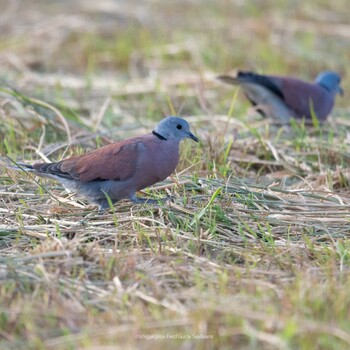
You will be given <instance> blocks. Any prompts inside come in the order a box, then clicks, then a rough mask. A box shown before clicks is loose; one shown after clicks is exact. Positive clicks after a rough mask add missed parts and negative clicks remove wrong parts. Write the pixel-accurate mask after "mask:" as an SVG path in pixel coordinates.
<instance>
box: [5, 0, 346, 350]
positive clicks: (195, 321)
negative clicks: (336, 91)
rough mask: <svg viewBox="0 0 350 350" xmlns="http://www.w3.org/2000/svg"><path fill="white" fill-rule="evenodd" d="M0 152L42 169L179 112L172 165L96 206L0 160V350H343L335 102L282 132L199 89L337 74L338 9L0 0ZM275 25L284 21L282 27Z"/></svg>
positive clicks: (342, 46) (341, 127) (341, 48)
mask: <svg viewBox="0 0 350 350" xmlns="http://www.w3.org/2000/svg"><path fill="white" fill-rule="evenodd" d="M0 10H1V11H0V13H2V15H0V29H1V30H0V78H1V83H2V84H1V89H0V104H1V107H0V137H1V143H0V151H1V154H2V157H1V160H2V161H4V159H5V158H4V155H5V154H6V155H7V156H9V157H11V158H12V159H16V160H26V161H31V160H33V161H34V160H40V159H44V160H57V159H61V158H62V157H66V156H70V155H73V154H78V153H81V152H83V151H86V150H90V149H93V148H95V147H98V146H100V145H102V144H106V143H108V142H112V141H113V140H115V139H122V138H126V137H129V136H132V135H136V134H139V133H144V132H146V131H149V130H150V129H151V128H152V127H153V125H154V124H155V122H156V121H157V120H159V119H160V118H161V116H162V114H171V113H178V114H180V115H183V116H187V117H188V120H189V122H190V123H191V125H192V126H193V127H194V129H195V132H196V134H198V135H199V137H200V139H201V143H200V145H199V146H197V145H193V144H191V143H185V144H184V145H183V147H182V152H181V162H180V164H179V167H178V169H177V173H176V174H174V176H172V178H171V179H168V180H167V181H165V182H164V183H160V184H157V185H156V186H154V188H152V189H147V190H146V191H145V193H144V195H145V196H151V197H153V198H157V197H158V196H159V197H162V196H164V194H171V195H173V196H174V197H175V200H174V201H173V202H171V203H167V204H160V205H158V206H147V205H144V206H134V205H131V204H130V203H129V202H127V201H123V202H120V203H118V204H117V205H116V206H115V210H114V211H111V212H109V213H108V214H103V215H100V214H98V213H97V211H96V210H95V208H94V207H92V206H86V204H85V203H84V202H81V201H77V200H76V198H74V197H72V195H71V194H67V193H66V192H64V190H63V189H62V187H61V186H59V185H58V184H57V183H54V182H50V181H47V180H42V179H33V178H31V177H29V176H28V175H25V174H22V173H17V172H13V171H10V170H7V169H5V168H3V167H1V172H0V250H1V256H0V297H1V303H0V348H2V349H5V348H6V349H101V350H102V349H103V350H107V349H118V348H120V349H127V348H130V349H131V348H142V349H163V348H168V349H178V348H181V349H212V348H222V349H231V348H236V349H238V348H241V349H257V348H259V349H310V348H317V349H348V348H349V346H350V332H349V329H350V321H349V314H350V274H349V263H350V244H349V240H348V236H349V232H350V224H349V222H350V214H349V208H350V190H349V178H350V174H349V170H348V161H349V147H350V146H349V144H350V142H349V131H350V124H349V122H348V120H347V118H348V117H349V115H350V106H349V103H348V99H347V98H345V99H343V100H338V101H337V106H336V109H335V110H334V113H333V116H332V118H330V121H329V123H327V125H325V126H317V127H313V128H306V127H304V126H303V125H291V126H290V127H289V128H284V129H281V128H279V126H276V125H272V124H271V123H270V121H269V120H261V119H260V118H259V117H258V116H257V115H256V114H255V113H254V111H252V110H250V109H248V105H247V103H246V101H245V100H244V99H243V98H242V96H241V94H240V93H239V92H237V91H232V89H231V88H227V87H226V86H222V85H220V84H218V83H217V82H215V80H214V79H213V78H214V77H215V74H216V73H222V72H226V71H229V70H231V69H233V68H236V67H239V68H254V69H257V70H260V71H266V72H271V71H274V72H276V73H283V74H296V75H298V76H300V77H304V78H305V79H312V78H313V77H314V76H315V75H316V74H317V73H318V72H319V71H320V70H322V69H334V70H337V71H339V72H341V73H342V74H343V76H344V84H343V85H344V89H345V91H349V90H350V85H349V83H348V81H349V80H348V79H347V78H346V73H347V69H348V67H347V65H346V62H348V60H349V50H348V48H349V44H350V37H349V28H350V23H349V18H350V16H349V9H348V4H347V1H345V0H337V1H335V2H333V3H332V5H330V4H329V3H328V2H326V1H322V0H318V1H316V2H313V3H305V2H285V3H283V2H282V3H280V4H279V5H278V6H277V4H275V3H273V2H269V1H263V2H259V3H256V4H254V3H252V2H250V3H249V4H248V3H242V2H239V1H237V2H229V1H224V0H221V1H209V0H205V1H203V2H201V3H198V2H196V1H180V2H176V3H170V2H169V3H168V2H166V3H163V2H160V1H157V0H156V1H149V2H142V1H136V0H135V1H131V2H130V1H129V2H128V4H127V5H126V4H123V2H117V1H108V0H104V1H79V0H75V1H69V2H68V1H50V2H46V1H39V0H36V1H34V0H32V1H27V2H26V6H24V2H22V1H20V0H12V1H7V2H6V1H5V2H4V3H2V4H0ZM287 19H288V20H287Z"/></svg>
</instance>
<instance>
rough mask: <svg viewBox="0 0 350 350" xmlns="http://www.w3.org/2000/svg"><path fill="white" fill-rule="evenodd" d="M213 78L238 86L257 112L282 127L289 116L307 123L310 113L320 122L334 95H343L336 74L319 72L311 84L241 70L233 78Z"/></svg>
mask: <svg viewBox="0 0 350 350" xmlns="http://www.w3.org/2000/svg"><path fill="white" fill-rule="evenodd" d="M217 78H218V79H219V80H220V81H223V82H225V83H228V84H233V85H239V86H241V87H242V89H243V91H244V93H245V95H246V97H247V98H248V100H249V101H250V102H251V103H252V105H254V106H255V107H256V109H257V111H258V112H259V113H261V114H262V115H263V116H268V117H269V116H270V117H272V118H274V119H276V120H279V121H280V122H281V123H283V124H285V123H288V122H289V120H290V118H291V117H294V118H296V119H300V118H305V121H311V119H312V114H311V113H312V112H311V111H312V110H313V111H314V112H315V116H316V117H317V118H318V120H319V121H321V122H323V121H325V120H326V119H327V116H328V115H329V114H330V113H331V111H332V109H333V106H334V100H335V96H336V94H338V93H339V94H341V95H342V94H343V90H342V88H341V87H340V82H341V78H340V76H339V74H337V73H335V72H331V71H326V72H322V73H320V74H319V75H318V76H317V77H316V79H315V81H314V82H313V83H308V82H305V81H302V80H299V79H296V78H293V77H283V76H275V75H262V74H256V73H253V72H242V71H238V72H237V75H236V76H230V75H219V76H218V77H217Z"/></svg>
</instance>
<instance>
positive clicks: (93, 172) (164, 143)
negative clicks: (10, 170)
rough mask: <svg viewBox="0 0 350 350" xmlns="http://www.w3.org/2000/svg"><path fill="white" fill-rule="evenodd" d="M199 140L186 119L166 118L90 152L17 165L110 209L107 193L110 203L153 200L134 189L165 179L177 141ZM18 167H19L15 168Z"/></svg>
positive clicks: (176, 151)
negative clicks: (150, 128)
mask: <svg viewBox="0 0 350 350" xmlns="http://www.w3.org/2000/svg"><path fill="white" fill-rule="evenodd" d="M185 138H190V139H192V140H194V141H196V142H198V139H197V137H196V136H194V135H193V134H192V133H191V131H190V126H189V124H188V123H187V121H186V120H184V119H182V118H179V117H173V116H171V117H167V118H164V119H163V120H161V121H160V122H159V123H158V125H157V126H156V127H155V129H154V130H153V132H152V133H151V134H147V135H142V136H137V137H132V138H129V139H126V140H123V141H118V142H115V143H113V144H110V145H107V146H104V147H101V148H99V149H96V150H94V151H92V152H89V153H86V154H83V155H80V156H76V157H71V158H67V159H64V160H61V161H60V162H56V163H36V164H34V165H27V164H21V163H19V165H20V168H21V169H24V170H26V171H31V172H34V173H35V174H36V175H39V176H43V177H49V178H52V179H55V180H58V181H59V182H61V183H62V184H63V185H64V186H65V187H66V188H67V189H69V190H72V191H74V192H76V193H77V194H78V195H81V196H83V197H85V198H86V199H87V200H88V201H89V202H91V203H94V204H97V205H98V206H99V209H100V210H104V209H107V208H109V203H108V200H107V198H106V195H105V194H107V195H108V196H109V198H110V199H111V201H112V202H113V203H115V202H117V201H119V200H120V199H126V198H128V199H130V200H131V201H133V202H135V203H140V202H145V201H150V202H155V201H152V200H147V199H142V198H138V197H136V194H135V193H136V192H137V191H140V190H142V189H144V188H146V187H148V186H151V185H153V184H155V183H156V182H159V181H162V180H164V179H165V178H167V177H168V176H169V175H170V174H171V173H172V172H173V171H174V170H175V168H176V166H177V164H178V161H179V144H180V141H181V140H183V139H185ZM17 169H18V167H17Z"/></svg>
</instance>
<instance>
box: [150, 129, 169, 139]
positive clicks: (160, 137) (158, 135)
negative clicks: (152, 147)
mask: <svg viewBox="0 0 350 350" xmlns="http://www.w3.org/2000/svg"><path fill="white" fill-rule="evenodd" d="M152 134H153V135H154V136H157V137H158V138H159V139H160V140H164V141H166V138H165V137H164V136H162V135H160V134H158V133H157V132H155V131H154V130H153V131H152Z"/></svg>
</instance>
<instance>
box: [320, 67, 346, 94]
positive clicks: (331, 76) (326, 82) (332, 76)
mask: <svg viewBox="0 0 350 350" xmlns="http://www.w3.org/2000/svg"><path fill="white" fill-rule="evenodd" d="M340 83H341V77H340V75H339V74H338V73H336V72H331V71H326V72H321V73H320V74H319V75H318V76H317V77H316V79H315V84H317V85H320V86H322V87H323V88H324V89H326V90H327V91H328V92H329V93H330V94H332V95H333V96H335V95H336V94H339V95H341V96H343V94H344V91H343V89H342V87H341V86H340Z"/></svg>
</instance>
